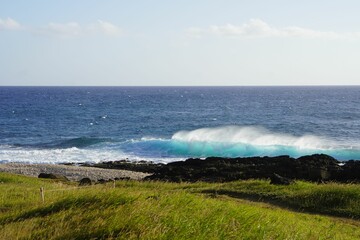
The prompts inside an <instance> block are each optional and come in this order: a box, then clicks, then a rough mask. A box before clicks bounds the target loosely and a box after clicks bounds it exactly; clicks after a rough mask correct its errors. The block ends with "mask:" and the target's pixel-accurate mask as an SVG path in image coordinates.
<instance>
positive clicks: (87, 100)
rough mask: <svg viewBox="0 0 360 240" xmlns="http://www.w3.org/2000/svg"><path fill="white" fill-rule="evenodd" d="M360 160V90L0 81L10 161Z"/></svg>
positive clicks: (0, 119) (3, 145)
mask: <svg viewBox="0 0 360 240" xmlns="http://www.w3.org/2000/svg"><path fill="white" fill-rule="evenodd" d="M314 153H324V154H328V155H331V156H333V157H335V158H337V159H339V160H350V159H356V160H359V159H360V87H359V86H339V87H335V86H331V87H330V86H329V87H0V162H26V163H67V162H73V163H79V162H100V161H114V160H122V159H129V160H145V161H154V162H171V161H177V160H184V159H186V158H189V157H201V158H204V157H208V156H222V157H249V156H278V155H290V156H292V157H299V156H302V155H308V154H314Z"/></svg>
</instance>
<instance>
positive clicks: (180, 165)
mask: <svg viewBox="0 0 360 240" xmlns="http://www.w3.org/2000/svg"><path fill="white" fill-rule="evenodd" d="M274 174H277V175H278V176H281V177H282V178H284V179H289V181H290V180H291V179H300V180H307V181H315V182H323V181H339V182H360V162H359V161H347V162H340V161H338V160H336V159H335V158H333V157H331V156H328V155H325V154H314V155H310V156H303V157H300V158H297V159H295V158H292V157H289V156H278V157H249V158H221V157H209V158H206V159H198V158H190V159H187V160H186V161H178V162H171V163H168V164H166V165H162V166H161V167H157V168H156V169H155V170H154V174H153V175H151V176H148V177H146V179H147V180H165V181H171V182H180V181H186V182H195V181H205V182H227V181H234V180H239V179H271V178H274Z"/></svg>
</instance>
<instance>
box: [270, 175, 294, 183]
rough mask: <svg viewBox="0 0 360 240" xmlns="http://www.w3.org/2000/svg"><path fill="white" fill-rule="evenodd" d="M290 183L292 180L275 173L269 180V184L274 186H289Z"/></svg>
mask: <svg viewBox="0 0 360 240" xmlns="http://www.w3.org/2000/svg"><path fill="white" fill-rule="evenodd" d="M292 182H293V180H291V179H289V178H285V177H282V176H280V175H278V174H276V173H274V174H273V175H272V176H271V178H270V184H274V185H290V184H291V183H292Z"/></svg>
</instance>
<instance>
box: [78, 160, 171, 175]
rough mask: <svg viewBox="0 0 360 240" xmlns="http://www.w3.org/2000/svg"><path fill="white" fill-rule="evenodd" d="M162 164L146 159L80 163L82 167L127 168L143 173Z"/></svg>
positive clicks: (153, 169) (151, 170)
mask: <svg viewBox="0 0 360 240" xmlns="http://www.w3.org/2000/svg"><path fill="white" fill-rule="evenodd" d="M163 165H164V164H162V163H153V162H147V161H137V162H134V161H128V160H120V161H109V162H100V163H95V164H86V163H84V164H82V166H84V167H97V168H106V169H121V170H129V171H135V172H145V173H154V172H155V171H157V170H158V169H160V168H161V167H162V166H163Z"/></svg>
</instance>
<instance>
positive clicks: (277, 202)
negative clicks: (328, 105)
mask: <svg viewBox="0 0 360 240" xmlns="http://www.w3.org/2000/svg"><path fill="white" fill-rule="evenodd" d="M40 187H44V189H45V202H44V203H43V202H42V200H41V197H40V191H39V188H40ZM339 216H341V217H339ZM0 239H360V185H355V184H347V185H345V184H335V183H330V184H319V185H318V184H313V183H307V182H296V183H295V184H293V185H290V186H274V185H270V184H269V182H268V181H260V180H248V181H236V182H230V183H216V184H215V183H214V184H211V183H163V182H137V181H117V182H116V188H113V184H112V183H108V184H105V185H94V186H91V187H84V188H76V184H75V183H62V182H56V181H51V180H44V179H37V178H30V177H25V176H18V175H12V174H5V173H0Z"/></svg>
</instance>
